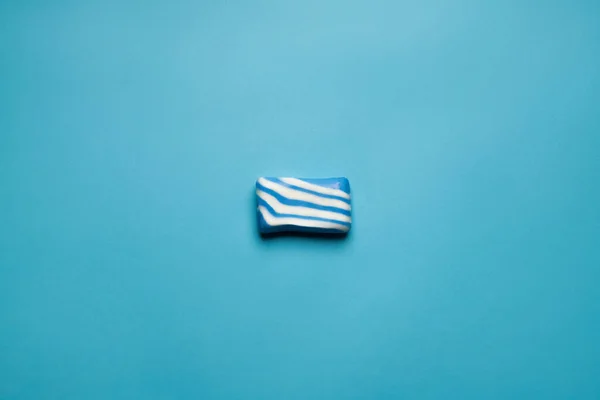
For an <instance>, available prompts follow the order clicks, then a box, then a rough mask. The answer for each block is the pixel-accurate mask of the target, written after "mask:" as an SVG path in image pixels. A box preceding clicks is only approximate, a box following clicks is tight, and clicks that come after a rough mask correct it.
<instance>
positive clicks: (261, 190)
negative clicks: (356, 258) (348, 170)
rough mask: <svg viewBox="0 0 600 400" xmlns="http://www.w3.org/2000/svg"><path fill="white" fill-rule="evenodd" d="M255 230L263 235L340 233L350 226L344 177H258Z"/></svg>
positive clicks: (349, 212) (347, 192)
mask: <svg viewBox="0 0 600 400" xmlns="http://www.w3.org/2000/svg"><path fill="white" fill-rule="evenodd" d="M256 200H257V203H258V229H259V231H260V233H262V234H269V233H276V232H309V233H332V234H343V233H347V232H348V231H349V230H350V226H351V224H352V212H351V211H352V207H351V204H350V183H349V182H348V179H346V178H326V179H297V178H266V177H262V178H258V180H257V181H256Z"/></svg>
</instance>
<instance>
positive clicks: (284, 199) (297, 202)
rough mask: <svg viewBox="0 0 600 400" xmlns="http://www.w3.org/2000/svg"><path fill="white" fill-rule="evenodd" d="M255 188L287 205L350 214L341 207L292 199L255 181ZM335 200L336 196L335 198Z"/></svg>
mask: <svg viewBox="0 0 600 400" xmlns="http://www.w3.org/2000/svg"><path fill="white" fill-rule="evenodd" d="M256 188H257V189H260V190H262V191H263V192H265V193H268V194H270V195H271V196H273V197H275V198H276V199H277V200H278V201H279V202H280V203H282V204H285V205H287V206H299V207H309V208H313V209H315V210H321V211H331V212H335V213H338V214H343V215H347V216H350V215H351V212H350V211H348V210H344V209H341V208H337V207H329V206H322V205H319V204H315V203H311V202H308V201H302V200H293V199H289V198H287V197H285V196H283V195H281V194H279V193H277V192H276V191H274V190H271V189H269V188H266V187H264V186H263V185H261V184H260V183H258V182H257V183H256ZM310 194H314V195H318V196H320V195H319V194H317V193H312V192H311V193H310ZM335 200H337V198H336V199H335Z"/></svg>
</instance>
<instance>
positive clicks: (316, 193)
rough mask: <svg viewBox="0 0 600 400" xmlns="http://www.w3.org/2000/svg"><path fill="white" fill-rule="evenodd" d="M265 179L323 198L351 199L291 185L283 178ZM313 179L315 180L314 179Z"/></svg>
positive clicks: (345, 200) (344, 200) (330, 187)
mask: <svg viewBox="0 0 600 400" xmlns="http://www.w3.org/2000/svg"><path fill="white" fill-rule="evenodd" d="M265 179H267V180H268V181H271V182H273V183H276V184H278V185H281V186H285V187H288V188H290V189H294V190H297V191H299V192H304V193H309V194H314V195H317V196H321V197H323V198H326V199H332V200H341V201H343V202H345V203H348V204H350V200H349V199H346V198H344V197H340V196H332V195H330V194H323V193H319V192H314V191H312V190H310V189H305V188H301V187H298V186H295V185H290V184H288V183H285V182H283V181H281V180H280V179H278V178H265ZM313 180H314V179H313ZM303 181H306V182H308V183H312V182H309V181H308V180H306V179H303ZM313 184H315V183H313ZM317 185H318V184H317ZM319 186H323V187H325V188H329V189H338V188H337V187H332V186H324V185H319ZM339 190H343V189H339ZM343 191H344V192H346V193H348V194H350V192H349V191H346V190H343Z"/></svg>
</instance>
